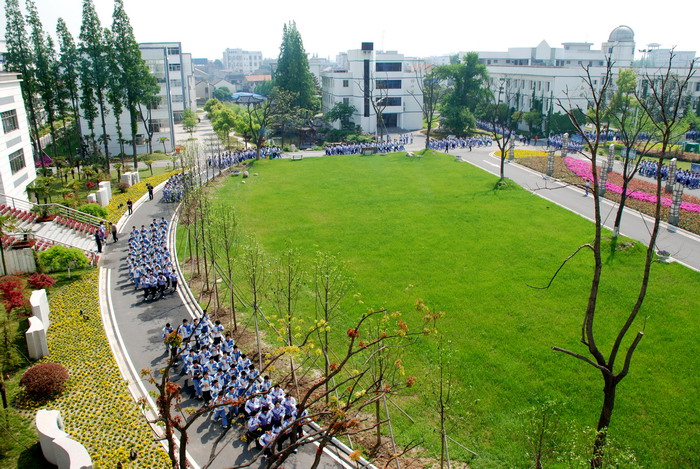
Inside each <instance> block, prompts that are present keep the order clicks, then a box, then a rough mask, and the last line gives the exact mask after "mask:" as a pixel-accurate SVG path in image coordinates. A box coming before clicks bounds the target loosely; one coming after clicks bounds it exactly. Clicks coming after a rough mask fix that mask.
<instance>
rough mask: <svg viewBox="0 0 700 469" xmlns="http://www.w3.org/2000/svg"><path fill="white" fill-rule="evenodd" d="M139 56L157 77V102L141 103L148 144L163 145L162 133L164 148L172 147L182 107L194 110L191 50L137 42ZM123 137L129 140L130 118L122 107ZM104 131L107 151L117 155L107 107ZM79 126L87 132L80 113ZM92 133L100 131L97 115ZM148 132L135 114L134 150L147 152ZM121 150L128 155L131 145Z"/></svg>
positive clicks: (174, 44)
mask: <svg viewBox="0 0 700 469" xmlns="http://www.w3.org/2000/svg"><path fill="white" fill-rule="evenodd" d="M139 49H140V50H141V57H142V58H143V59H144V61H145V62H146V65H147V66H148V68H149V70H150V71H151V73H152V74H153V75H154V76H155V77H156V80H158V85H159V86H160V91H159V93H158V96H159V97H160V103H159V104H158V105H157V106H155V107H153V108H151V109H146V106H144V107H143V115H144V117H145V120H146V123H147V125H148V128H149V129H150V131H151V132H152V133H153V135H152V141H151V143H152V147H153V149H154V150H159V149H162V148H163V144H162V143H160V141H159V140H160V138H161V137H165V138H167V140H166V141H165V148H166V150H167V151H168V152H170V151H173V148H174V147H175V145H176V144H177V142H176V140H175V128H174V124H176V123H179V122H180V121H181V120H182V113H183V112H184V110H185V109H191V110H192V111H196V109H197V102H196V99H197V97H196V92H195V79H194V68H193V66H192V54H185V53H183V52H182V45H181V43H179V42H147V43H141V44H139ZM120 123H121V127H122V133H123V138H124V139H125V140H131V132H130V130H129V129H130V121H129V113H128V110H126V109H125V110H124V112H123V113H122V115H121V117H120ZM106 124H107V133H108V134H109V136H110V140H109V152H110V155H117V154H119V153H120V152H121V151H122V150H121V146H120V144H119V138H118V136H117V131H116V118H115V116H114V113H113V112H111V109H110V110H109V112H108V114H107V116H106ZM81 128H82V129H83V134H84V135H88V133H89V130H88V126H87V121H85V119H84V118H83V117H82V116H81ZM95 134H96V135H97V136H99V135H101V134H102V128H101V124H100V122H99V118H98V119H97V120H96V122H95ZM147 139H148V132H147V131H146V127H145V126H144V122H143V120H142V119H140V118H139V130H138V133H137V135H136V143H137V147H136V150H137V152H138V153H139V154H140V153H147V152H148V145H147ZM124 152H125V153H126V154H127V155H131V145H130V144H128V143H125V144H124Z"/></svg>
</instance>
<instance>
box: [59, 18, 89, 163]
mask: <svg viewBox="0 0 700 469" xmlns="http://www.w3.org/2000/svg"><path fill="white" fill-rule="evenodd" d="M56 36H57V37H58V45H59V50H60V54H59V58H58V65H59V70H60V74H59V83H60V86H59V88H60V89H61V90H62V92H63V93H64V94H65V97H62V98H61V99H59V102H60V103H64V102H65V100H66V99H67V100H68V101H69V102H70V107H71V109H72V111H73V118H74V119H75V130H76V132H77V136H78V142H81V147H82V140H83V133H82V131H81V124H80V107H79V104H78V93H79V90H80V87H79V85H78V72H79V67H80V56H79V55H78V48H77V47H76V46H75V41H74V40H73V35H71V33H70V31H68V27H67V26H66V22H65V21H64V20H63V18H59V19H58V22H57V23H56ZM61 105H62V104H61ZM63 114H64V116H65V113H63ZM64 123H65V119H64ZM68 141H69V142H70V139H68ZM68 149H69V156H71V158H72V147H71V145H70V143H69V144H68ZM71 166H72V161H71Z"/></svg>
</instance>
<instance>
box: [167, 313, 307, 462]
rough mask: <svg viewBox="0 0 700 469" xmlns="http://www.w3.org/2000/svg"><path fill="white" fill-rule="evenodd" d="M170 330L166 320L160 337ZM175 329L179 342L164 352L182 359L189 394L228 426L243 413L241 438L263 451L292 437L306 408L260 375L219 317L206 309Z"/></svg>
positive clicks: (293, 437)
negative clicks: (202, 314) (243, 421)
mask: <svg viewBox="0 0 700 469" xmlns="http://www.w3.org/2000/svg"><path fill="white" fill-rule="evenodd" d="M173 331H174V329H173V327H172V326H171V325H170V323H168V324H166V326H165V327H164V328H163V331H162V337H163V339H164V340H165V338H166V337H167V336H168V335H169V334H171V333H172V332H173ZM177 333H178V334H179V335H180V336H181V337H182V338H183V345H182V347H181V348H180V349H179V350H173V349H169V348H168V347H167V345H166V353H168V354H169V355H170V356H172V357H177V358H176V359H177V360H178V362H181V363H182V371H183V373H185V374H186V375H187V376H188V381H189V380H191V382H192V390H193V397H195V398H197V399H200V400H203V401H204V405H208V406H212V408H213V409H214V411H213V418H214V420H220V421H221V425H222V427H223V428H230V425H231V422H232V421H233V420H236V419H238V418H245V419H246V420H245V427H246V434H245V438H246V441H248V442H249V443H252V442H255V444H256V447H257V448H258V449H263V450H264V452H265V455H267V456H270V455H271V454H272V452H273V448H272V445H273V443H275V441H276V443H277V451H280V450H281V449H282V445H283V444H284V443H285V442H286V441H287V440H291V441H292V443H294V442H296V441H297V438H298V437H299V436H300V435H301V432H302V430H301V429H302V426H303V424H304V423H306V422H305V421H306V418H305V417H306V416H307V415H308V414H307V412H306V411H305V410H304V409H301V408H300V406H299V405H298V404H297V402H296V399H295V398H294V396H292V395H289V394H287V393H285V392H284V391H283V390H282V388H281V387H280V386H278V385H273V384H272V382H271V381H270V378H269V377H268V376H260V372H259V371H258V370H257V369H256V368H255V366H254V365H253V364H252V362H251V360H250V359H249V358H248V357H247V356H246V355H245V354H244V353H242V352H241V351H240V350H239V349H238V346H237V345H236V343H235V341H234V340H233V338H232V337H231V334H230V333H228V332H227V333H224V327H223V325H222V324H221V322H220V321H218V320H217V321H215V322H214V323H212V322H211V321H210V320H209V317H208V316H207V314H206V312H205V314H204V316H203V317H202V318H197V319H195V320H194V322H193V323H190V322H189V320H187V319H183V320H182V324H180V325H179V326H178V328H177ZM186 387H187V383H186Z"/></svg>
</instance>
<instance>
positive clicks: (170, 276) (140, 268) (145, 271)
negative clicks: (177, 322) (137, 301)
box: [126, 218, 177, 300]
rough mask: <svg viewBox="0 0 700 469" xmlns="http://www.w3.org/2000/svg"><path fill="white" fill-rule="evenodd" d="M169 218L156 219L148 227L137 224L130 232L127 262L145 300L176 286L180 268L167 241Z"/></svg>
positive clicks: (163, 293)
mask: <svg viewBox="0 0 700 469" xmlns="http://www.w3.org/2000/svg"><path fill="white" fill-rule="evenodd" d="M167 236H168V222H167V220H166V219H165V218H161V220H160V221H157V220H156V219H155V218H154V219H153V223H151V224H150V226H149V227H148V228H147V227H146V226H144V225H141V229H138V228H136V226H134V227H133V228H132V230H131V233H130V234H129V254H128V255H127V257H126V263H127V266H128V268H129V277H130V278H131V280H132V281H133V282H134V288H136V289H137V290H138V289H142V290H143V295H144V296H143V298H144V300H148V299H152V300H154V299H156V298H162V297H163V296H164V295H165V291H166V289H172V291H175V290H177V272H176V271H175V268H174V266H173V263H172V261H171V259H170V251H169V250H168V245H167Z"/></svg>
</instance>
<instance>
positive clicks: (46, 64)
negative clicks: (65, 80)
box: [27, 0, 58, 164]
mask: <svg viewBox="0 0 700 469" xmlns="http://www.w3.org/2000/svg"><path fill="white" fill-rule="evenodd" d="M27 23H28V24H29V26H30V29H31V31H30V38H31V43H32V48H33V49H34V67H35V70H34V74H35V75H34V76H35V78H36V91H37V93H39V95H40V96H41V99H42V101H43V104H44V112H46V118H47V120H48V122H49V128H50V131H51V138H52V140H53V142H54V145H53V149H54V150H53V157H54V159H55V158H56V145H55V142H56V141H57V139H56V127H55V125H54V124H55V122H56V107H57V93H56V90H57V87H58V78H57V76H56V74H55V73H56V51H55V49H54V45H53V40H52V39H51V37H50V36H48V35H47V34H46V33H45V32H44V27H43V25H42V24H41V19H40V18H39V12H38V11H37V9H36V5H35V4H34V1H33V0H27ZM42 164H43V158H42Z"/></svg>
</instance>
